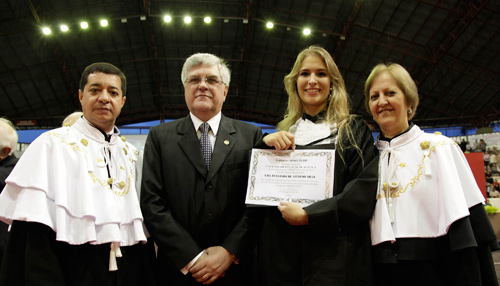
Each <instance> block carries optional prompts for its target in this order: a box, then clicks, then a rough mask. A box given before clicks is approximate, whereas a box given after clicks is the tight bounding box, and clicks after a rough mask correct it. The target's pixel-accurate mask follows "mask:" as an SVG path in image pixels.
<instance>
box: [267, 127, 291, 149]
mask: <svg viewBox="0 0 500 286" xmlns="http://www.w3.org/2000/svg"><path fill="white" fill-rule="evenodd" d="M262 140H263V141H264V143H266V145H267V146H269V147H274V148H275V149H276V150H286V149H289V148H291V149H292V150H295V136H294V135H293V134H292V133H289V132H286V131H278V132H275V133H272V134H269V135H266V137H264V139H262Z"/></svg>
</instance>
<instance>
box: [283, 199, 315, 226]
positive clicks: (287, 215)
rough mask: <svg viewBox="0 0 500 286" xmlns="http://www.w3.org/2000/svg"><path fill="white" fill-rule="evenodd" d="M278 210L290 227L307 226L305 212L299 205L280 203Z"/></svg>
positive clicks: (307, 219) (307, 218) (307, 220)
mask: <svg viewBox="0 0 500 286" xmlns="http://www.w3.org/2000/svg"><path fill="white" fill-rule="evenodd" d="M278 209H279V210H280V212H281V216H282V217H283V218H284V219H285V220H286V221H287V222H288V223H289V224H290V225H307V224H308V222H309V217H308V215H307V212H306V211H305V210H304V209H303V208H302V207H301V206H300V205H299V204H296V203H289V202H281V203H280V205H279V206H278Z"/></svg>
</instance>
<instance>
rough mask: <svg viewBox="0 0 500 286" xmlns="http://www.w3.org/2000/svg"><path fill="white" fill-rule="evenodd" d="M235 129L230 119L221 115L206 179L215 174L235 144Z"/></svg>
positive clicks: (208, 179)
mask: <svg viewBox="0 0 500 286" xmlns="http://www.w3.org/2000/svg"><path fill="white" fill-rule="evenodd" d="M235 133H236V129H234V126H233V124H232V122H231V120H230V119H229V118H227V117H225V116H224V115H222V117H221V120H220V126H219V131H217V139H216V140H215V146H214V151H213V155H212V164H211V165H210V170H209V172H208V177H207V181H210V180H211V179H212V177H213V176H214V175H215V174H217V172H218V171H219V169H220V168H221V167H222V165H223V164H224V162H225V161H226V158H227V156H229V154H230V153H231V150H232V149H233V147H234V146H235V144H236V136H235Z"/></svg>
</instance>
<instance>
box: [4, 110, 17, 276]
mask: <svg viewBox="0 0 500 286" xmlns="http://www.w3.org/2000/svg"><path fill="white" fill-rule="evenodd" d="M17 139H18V137H17V132H16V129H15V127H14V125H13V124H12V122H10V121H9V120H7V119H5V118H0V193H1V192H2V190H3V188H4V187H5V179H7V177H8V176H9V174H10V172H11V171H12V169H14V166H15V165H16V163H17V160H18V159H17V157H16V156H15V155H14V149H16V146H17ZM8 228H9V226H8V225H7V224H6V223H4V222H0V268H1V267H2V258H3V254H4V253H5V246H6V245H7V238H8V237H9V232H8Z"/></svg>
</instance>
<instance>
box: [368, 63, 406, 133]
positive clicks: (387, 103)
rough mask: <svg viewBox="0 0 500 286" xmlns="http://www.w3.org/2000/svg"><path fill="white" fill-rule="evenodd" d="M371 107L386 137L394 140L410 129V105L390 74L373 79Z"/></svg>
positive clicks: (370, 98)
mask: <svg viewBox="0 0 500 286" xmlns="http://www.w3.org/2000/svg"><path fill="white" fill-rule="evenodd" d="M369 107H370V112H371V114H372V116H373V119H374V120H375V121H376V122H377V123H378V125H379V126H380V130H381V131H382V134H383V135H384V136H385V137H387V138H393V137H394V136H396V135H398V134H400V133H402V132H404V131H406V129H408V110H409V109H410V105H409V104H408V101H407V100H406V97H405V95H404V93H403V91H402V90H401V89H400V88H399V86H398V85H397V83H396V81H395V80H394V78H393V77H392V76H391V74H390V73H389V72H383V73H381V74H379V75H378V76H376V77H375V78H374V79H373V82H372V85H371V87H370V89H369Z"/></svg>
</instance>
